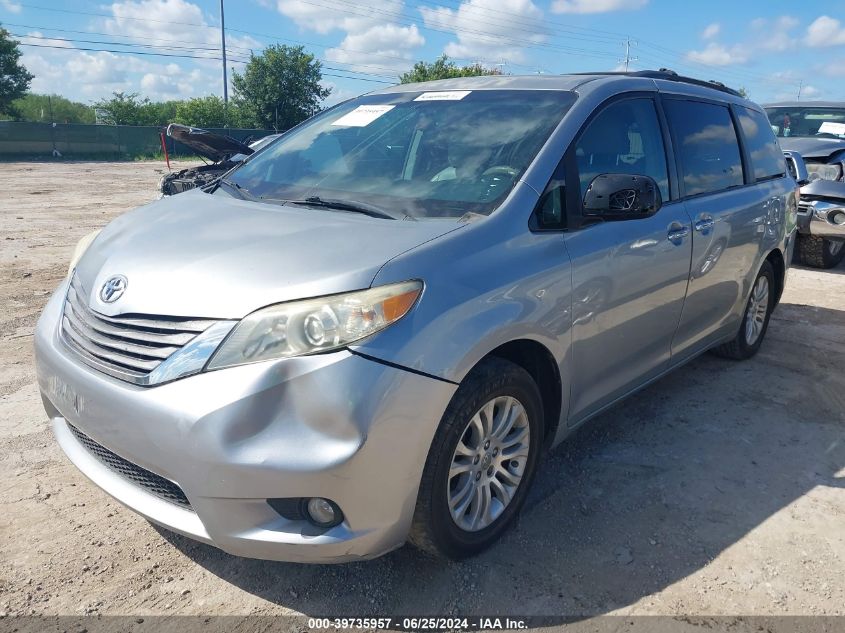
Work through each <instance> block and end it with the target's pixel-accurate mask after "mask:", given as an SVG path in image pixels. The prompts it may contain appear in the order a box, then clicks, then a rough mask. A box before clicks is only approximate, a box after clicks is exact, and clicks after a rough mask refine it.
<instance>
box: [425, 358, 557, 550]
mask: <svg viewBox="0 0 845 633" xmlns="http://www.w3.org/2000/svg"><path fill="white" fill-rule="evenodd" d="M542 435H543V408H542V402H541V398H540V392H539V389H538V388H537V385H536V383H535V382H534V380H533V379H532V378H531V376H530V374H528V372H527V371H525V370H524V369H523V368H522V367H520V366H518V365H516V364H514V363H511V362H509V361H507V360H503V359H500V358H488V359H486V360H484V361H482V362H481V363H480V364H479V365H478V366H477V367H476V368H475V369H473V370H472V371H471V372H470V373H469V375H467V377H466V378H465V379H464V381H463V382H462V383H461V385H460V387H458V390H457V391H456V392H455V395H454V396H453V398H452V401H451V402H450V403H449V406H448V407H447V409H446V412H445V413H444V414H443V419H442V420H441V422H440V426H439V428H438V429H437V433H436V434H435V437H434V440H433V441H432V445H431V449H430V451H429V455H428V460H427V462H426V465H425V469H424V471H423V476H422V481H421V483H420V491H419V496H418V497H417V506H416V510H415V512H414V521H413V525H412V528H411V534H410V540H411V542H412V543H413V544H414V545H416V546H417V547H419V548H420V549H422V550H424V551H427V552H429V553H432V554H435V555H437V556H442V557H446V558H452V559H460V558H464V557H467V556H471V555H473V554H476V553H478V552H480V551H481V550H483V549H485V548H487V547H489V546H490V545H491V544H492V543H493V542H494V541H496V539H498V538H499V536H501V534H502V532H503V531H504V530H505V529H506V528H507V527H508V524H509V523H510V522H511V521H512V520H513V519H514V517H515V516H516V514H517V513H518V512H519V509H520V507H521V506H522V504H523V503H524V501H525V495H526V493H527V491H528V488H529V486H530V485H531V481H532V479H533V477H534V472H535V470H536V466H537V461H538V458H539V453H540V446H541V444H542V442H541V440H542Z"/></svg>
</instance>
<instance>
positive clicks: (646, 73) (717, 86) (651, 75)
mask: <svg viewBox="0 0 845 633" xmlns="http://www.w3.org/2000/svg"><path fill="white" fill-rule="evenodd" d="M572 74H575V75H624V76H626V77H646V78H647V79H665V80H667V81H678V82H682V83H685V84H693V85H696V86H704V87H705V88H713V89H714V90H719V91H720V92H726V93H728V94H730V95H734V96H735V97H742V94H741V93H739V92H738V91H736V90H734V89H733V88H728V87H727V86H726V85H725V84H723V83H722V82H721V81H714V80H712V79H711V80H709V81H708V80H704V79H696V78H695V77H686V76H684V75H679V74H678V73H676V72H675V71H674V70H670V69H668V68H660V69H658V70H636V71H631V72H592V73H572Z"/></svg>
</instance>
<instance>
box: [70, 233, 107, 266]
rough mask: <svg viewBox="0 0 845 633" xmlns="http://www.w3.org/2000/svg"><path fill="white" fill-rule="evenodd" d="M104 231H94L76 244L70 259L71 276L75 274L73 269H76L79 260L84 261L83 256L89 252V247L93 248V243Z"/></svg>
mask: <svg viewBox="0 0 845 633" xmlns="http://www.w3.org/2000/svg"><path fill="white" fill-rule="evenodd" d="M101 230H102V229H97V230H96V231H92V232H91V233H89V234H88V235H86V236H85V237H83V238H82V239H81V240H79V241H78V242H77V243H76V248H74V249H73V255H71V258H70V264H69V265H68V267H67V274H68V275H70V274H71V273H72V272H73V269H74V268H76V265H77V264H78V263H79V260H80V259H82V256H83V255H84V254H85V251H87V250H88V247H89V246H91V242H93V241H94V240H95V239H96V237H97V236H98V235H99V234H100V231H101Z"/></svg>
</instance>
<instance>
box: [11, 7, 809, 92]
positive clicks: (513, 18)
mask: <svg viewBox="0 0 845 633" xmlns="http://www.w3.org/2000/svg"><path fill="white" fill-rule="evenodd" d="M325 1H327V2H330V4H328V5H327V4H321V3H319V2H316V1H313V0H311V1H309V0H300V2H303V3H304V4H309V5H312V6H315V7H318V8H322V9H327V10H330V11H336V12H341V13H345V14H348V15H353V16H361V17H369V18H372V17H375V16H378V15H382V16H387V17H388V18H392V19H393V20H394V21H396V22H397V23H400V24H404V25H417V26H419V27H420V28H422V29H425V30H428V31H435V32H441V33H446V34H449V35H452V34H454V35H456V36H459V37H460V35H462V34H465V35H471V36H475V37H477V38H480V39H482V40H485V39H486V40H489V41H491V42H496V43H498V44H502V43H505V44H506V45H510V46H518V47H520V48H531V49H538V50H549V51H556V52H565V53H568V54H570V55H577V56H581V57H594V58H605V59H608V58H615V57H616V56H615V54H614V53H612V52H610V51H605V50H595V49H585V48H578V47H569V46H560V45H555V44H551V43H542V42H526V41H525V40H524V39H518V38H511V37H507V36H503V35H502V34H501V32H491V31H484V30H477V29H466V28H438V27H436V26H430V25H428V24H426V22H425V20H424V19H421V18H417V17H415V16H410V15H407V14H406V13H403V12H401V11H390V10H385V9H377V8H375V7H360V6H350V5H348V4H345V3H344V4H341V5H340V6H338V4H331V0H325ZM440 1H444V0H440ZM446 1H449V2H452V3H453V4H454V5H456V7H457V9H460V8H461V7H462V6H464V7H471V9H472V10H473V11H476V12H478V11H483V12H485V13H488V14H492V16H494V17H488V19H486V20H484V19H474V20H473V21H474V22H475V23H479V24H487V25H490V26H494V27H499V28H501V27H502V26H513V24H514V22H516V24H517V26H519V27H520V28H521V29H522V30H526V31H528V30H530V29H532V28H541V27H542V26H543V25H548V26H551V27H554V28H553V29H543V33H542V34H543V35H552V36H554V35H555V34H558V36H559V34H560V33H566V36H567V38H568V39H577V40H580V41H592V42H596V43H608V42H611V41H618V38H619V37H620V35H621V34H619V33H615V32H612V31H604V30H600V29H589V28H585V27H577V26H574V25H568V24H565V23H562V22H558V21H553V20H546V19H544V20H543V21H542V22H539V21H537V20H533V19H532V18H528V17H526V16H524V15H521V14H517V13H514V12H510V11H504V10H501V9H493V8H487V7H478V6H476V5H465V4H462V3H461V2H460V0H446ZM22 5H23V6H26V7H29V8H34V9H39V10H44V11H54V12H61V13H70V14H80V15H91V16H98V17H105V18H110V19H117V20H133V21H139V22H154V23H167V24H178V25H180V26H190V27H196V28H204V29H216V27H214V26H211V25H208V24H197V23H191V22H174V21H170V20H158V19H154V18H137V17H130V16H115V15H113V14H107V13H99V12H92V11H78V10H70V9H58V8H55V7H45V6H41V5H35V4H29V3H22ZM415 6H416V7H417V8H418V9H435V8H436V7H434V6H432V5H427V4H423V3H422V2H417V4H416V5H415ZM367 9H369V11H367ZM362 11H363V12H362ZM450 11H453V12H454V11H455V10H452V9H450ZM497 15H501V16H502V17H501V18H498V17H495V16H497ZM229 31H231V32H236V33H242V34H245V35H250V36H253V37H261V38H267V39H270V40H273V41H280V40H281V41H289V42H293V43H297V44H305V45H309V46H316V47H319V48H323V49H328V48H334V49H338V50H345V51H347V52H357V53H361V54H366V55H369V56H371V57H381V58H385V59H387V58H392V59H398V60H401V61H402V62H403V63H410V61H411V60H409V59H407V58H404V57H401V58H400V57H397V56H389V55H385V54H380V53H371V52H369V51H360V50H358V51H356V50H354V49H345V48H343V47H330V46H326V45H323V44H317V43H309V42H302V41H298V40H292V39H289V38H282V37H278V36H275V35H270V34H263V33H256V32H254V31H248V30H244V29H236V28H230V29H229ZM138 39H140V38H138ZM640 42H641V44H642V45H643V46H646V47H649V48H651V49H652V50H653V55H654V56H656V57H658V58H663V59H662V60H661V59H658V60H657V64H658V65H661V66H662V65H666V66H672V67H677V66H681V67H688V68H697V69H698V70H697V71H696V72H699V73H700V72H703V71H704V70H705V69H706V70H707V71H708V72H712V73H713V74H715V75H717V76H727V77H733V79H730V80H729V81H731V82H733V81H743V82H769V81H777V82H780V83H789V84H791V85H795V83H796V82H794V81H788V80H784V79H778V78H772V77H769V76H766V75H761V74H757V73H753V72H752V71H748V70H741V69H736V68H722V67H714V66H711V65H708V64H704V63H701V62H695V61H693V60H688V58H687V56H686V54H685V53H682V52H679V51H675V50H672V49H669V48H666V47H663V46H660V45H658V44H655V43H652V42H648V41H646V40H640ZM242 50H243V49H242ZM651 59H653V57H652V58H651ZM667 60H670V61H667ZM484 61H486V60H484ZM631 61H633V60H631V59H629V63H630V62H631ZM335 63H342V62H335ZM487 63H491V62H487ZM345 65H352V64H345ZM357 65H358V66H359V67H361V65H360V64H357ZM370 67H373V68H375V67H374V66H370ZM391 72H395V71H393V70H392V69H391Z"/></svg>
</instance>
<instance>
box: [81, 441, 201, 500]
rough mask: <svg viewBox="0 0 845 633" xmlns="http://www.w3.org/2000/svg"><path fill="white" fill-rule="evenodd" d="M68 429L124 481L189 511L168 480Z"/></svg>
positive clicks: (177, 487) (176, 489)
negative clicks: (126, 480)
mask: <svg viewBox="0 0 845 633" xmlns="http://www.w3.org/2000/svg"><path fill="white" fill-rule="evenodd" d="M68 428H70V430H71V433H73V435H74V437H76V439H77V440H79V443H80V444H82V445H83V446H84V447H85V448H86V449H87V450H88V452H89V453H91V455H93V456H94V457H96V458H97V460H98V461H99V462H100V463H102V464H103V465H104V466H106V467H107V468H108V469H109V470H112V471H113V472H115V473H117V474H118V475H120V476H121V477H123V478H124V479H128V480H129V481H131V482H132V483H134V484H136V485H138V486H140V487H141V488H143V489H144V490H146V491H147V492H149V493H150V494H153V495H155V496H156V497H158V498H159V499H164V500H165V501H169V502H170V503H174V504H176V505H177V506H180V507H182V508H185V509H186V510H190V509H191V503H190V502H189V501H188V498H187V497H186V496H185V493H184V492H182V489H181V488H180V487H179V486H177V485H176V484H175V483H173V482H172V481H170V480H169V479H165V478H164V477H161V476H159V475H156V474H155V473H152V472H150V471H149V470H147V469H146V468H141V467H140V466H136V465H135V464H133V463H132V462H130V461H127V460H125V459H123V458H122V457H121V456H120V455H116V454H114V453H112V452H111V451H110V450H109V449H107V448H106V447H105V446H103V445H101V444H98V443H97V442H95V441H94V440H92V439H91V438H90V437H88V436H87V435H85V433H83V432H82V431H80V430H79V429H78V428H76V427H75V426H73V425H72V424H68Z"/></svg>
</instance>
